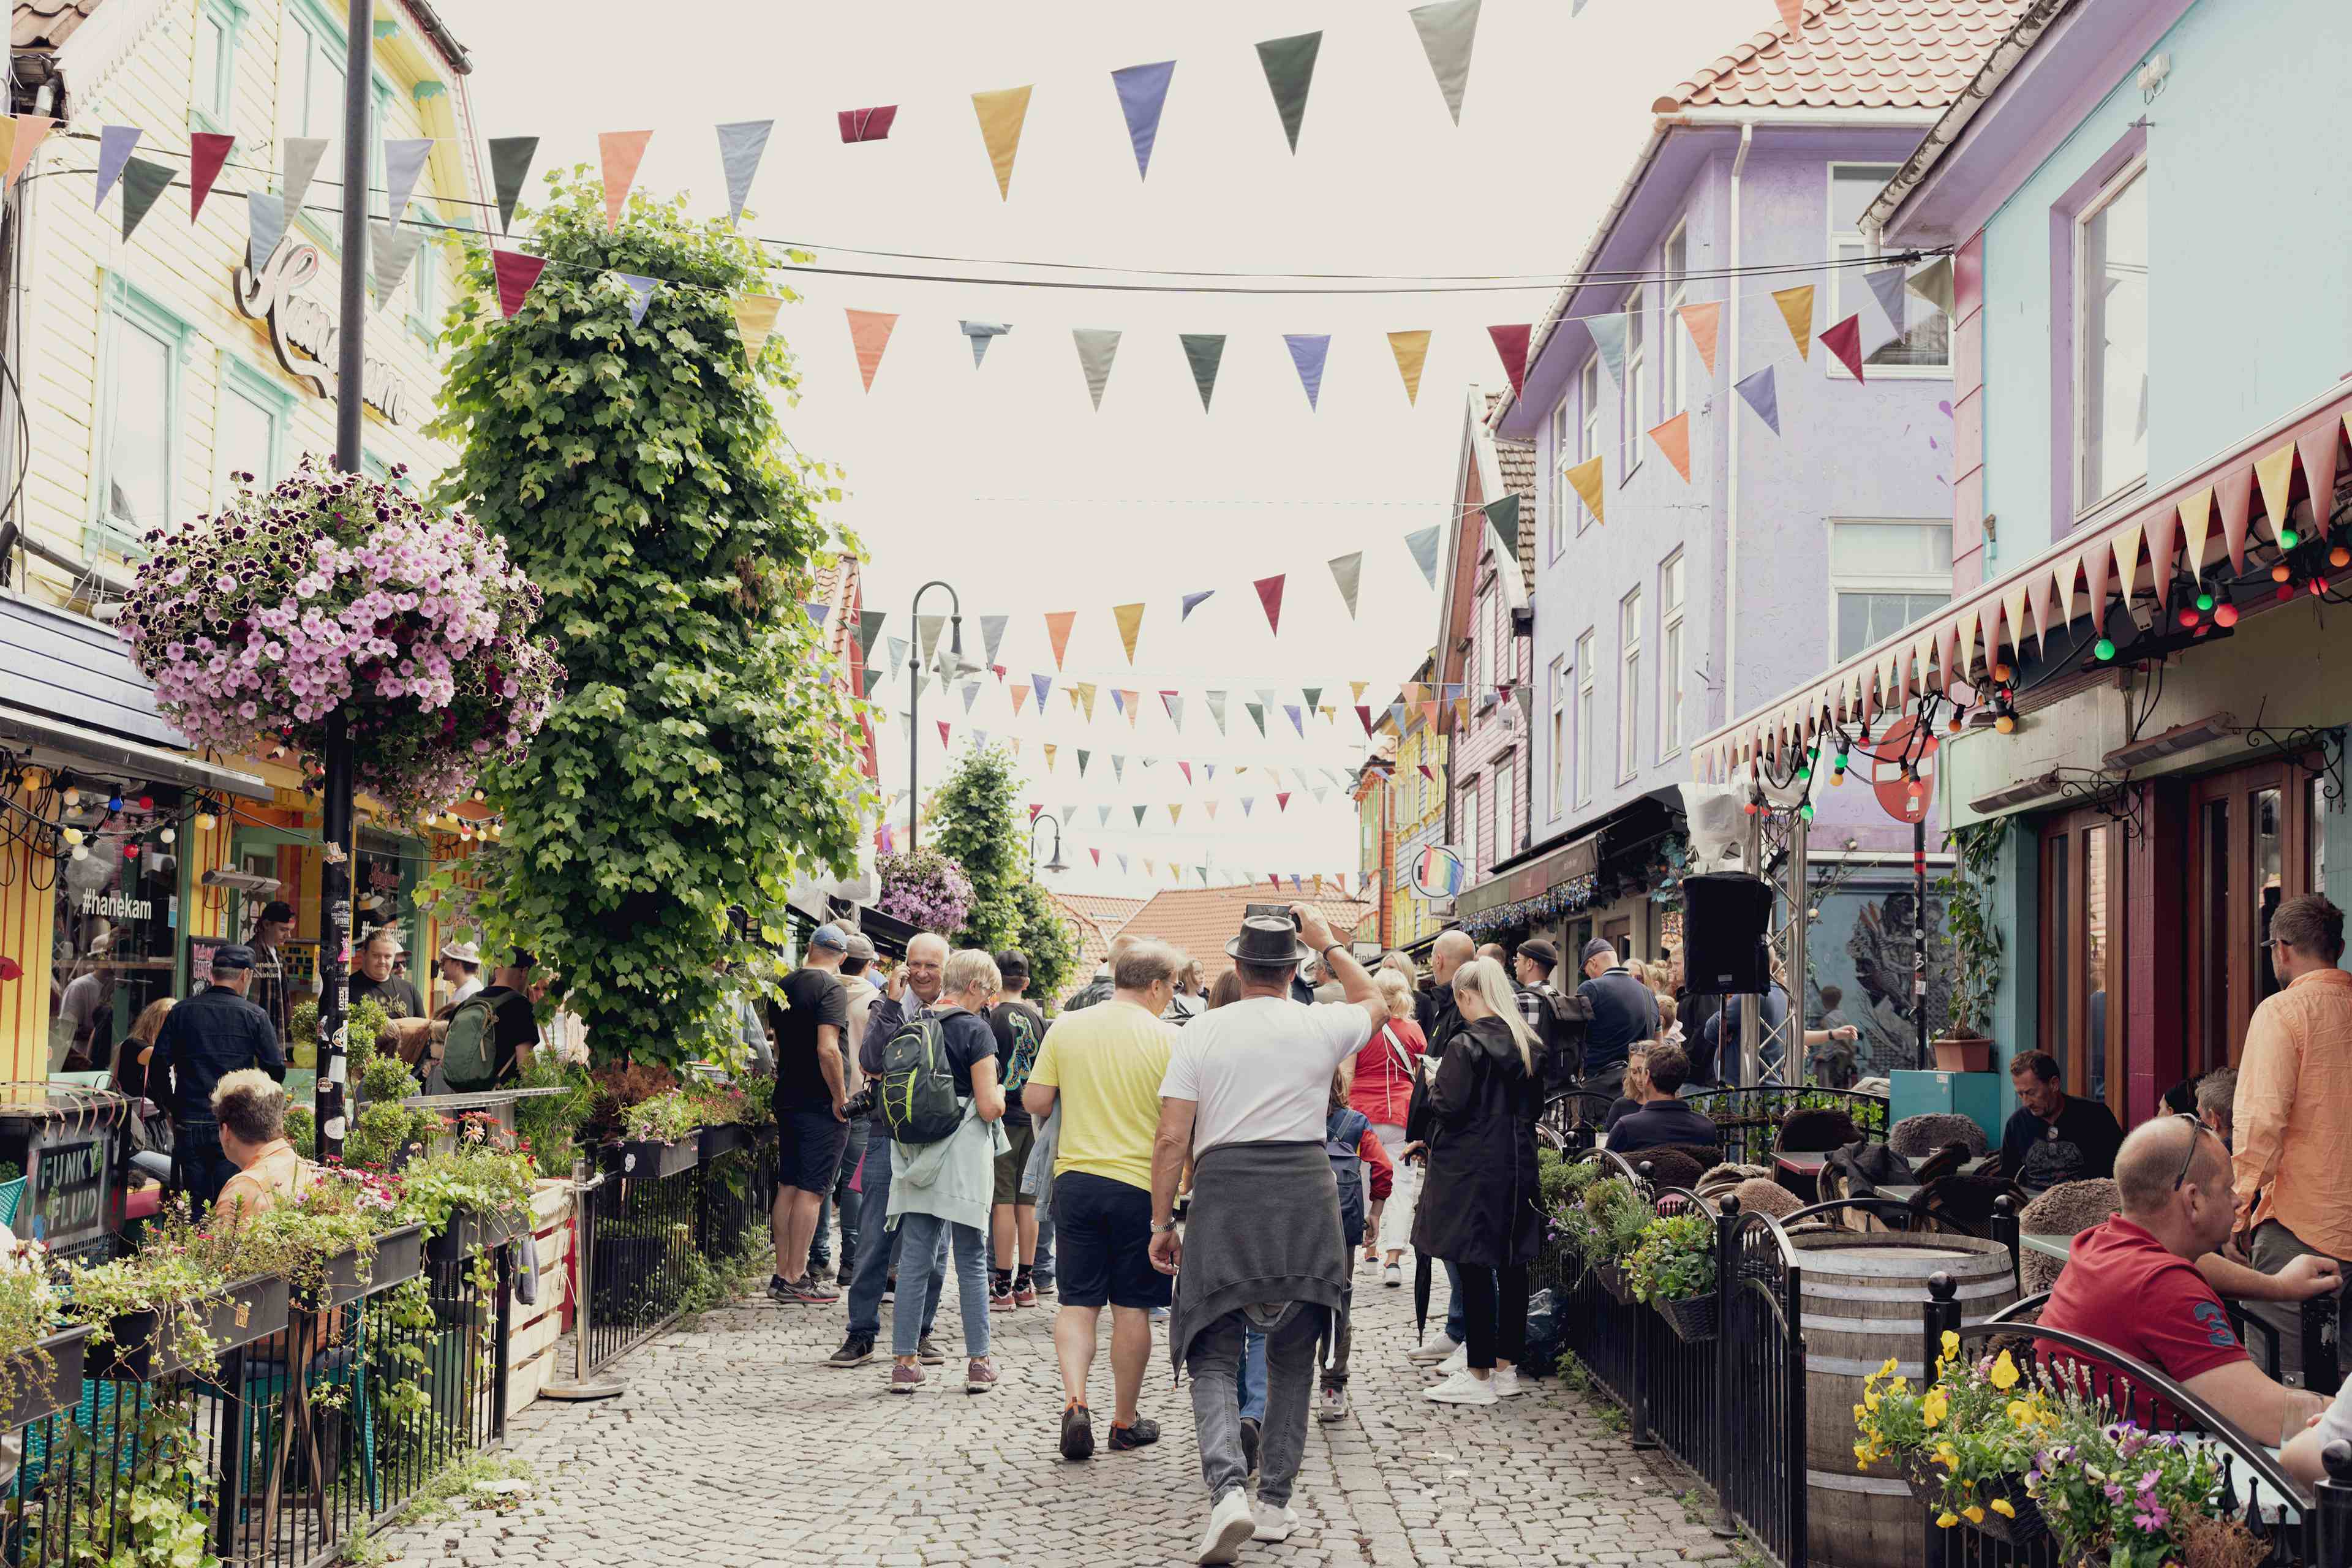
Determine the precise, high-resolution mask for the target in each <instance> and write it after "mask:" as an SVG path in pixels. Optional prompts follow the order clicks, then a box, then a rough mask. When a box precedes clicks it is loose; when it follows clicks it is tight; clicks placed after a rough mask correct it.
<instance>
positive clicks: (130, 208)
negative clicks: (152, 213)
mask: <svg viewBox="0 0 2352 1568" xmlns="http://www.w3.org/2000/svg"><path fill="white" fill-rule="evenodd" d="M171 188H172V167H171V165H170V164H168V163H150V162H149V161H148V160H146V159H144V158H133V159H131V162H130V163H127V164H125V165H124V166H123V170H122V237H123V238H125V239H129V238H130V237H131V230H133V229H135V228H137V227H138V226H139V220H140V219H141V218H143V217H145V216H147V211H148V209H149V208H150V207H152V206H153V205H155V203H156V202H157V200H158V199H160V198H161V197H162V195H163V193H164V192H165V191H167V190H170V189H171Z"/></svg>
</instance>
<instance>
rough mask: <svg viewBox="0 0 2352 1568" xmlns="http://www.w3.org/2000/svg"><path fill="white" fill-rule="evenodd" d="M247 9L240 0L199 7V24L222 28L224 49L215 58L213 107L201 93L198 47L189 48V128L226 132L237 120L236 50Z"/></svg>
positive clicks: (207, 1)
mask: <svg viewBox="0 0 2352 1568" xmlns="http://www.w3.org/2000/svg"><path fill="white" fill-rule="evenodd" d="M245 20H246V9H245V7H244V6H243V5H240V4H238V0H204V3H203V4H202V5H199V6H197V7H196V26H199V27H201V26H204V25H205V23H207V22H211V23H215V24H216V25H217V26H219V28H220V52H219V53H218V54H217V55H215V57H214V59H213V80H212V104H211V106H210V107H209V108H207V107H206V106H205V103H204V101H203V100H202V97H201V95H200V89H201V88H202V85H203V84H201V83H199V82H197V81H196V80H195V50H194V46H193V45H192V46H191V47H190V48H189V51H188V70H189V81H188V129H189V130H191V131H210V132H227V131H228V130H229V128H230V127H231V126H232V125H233V124H234V123H235V121H236V53H237V48H238V46H239V44H240V43H241V42H242V41H243V36H244V33H245Z"/></svg>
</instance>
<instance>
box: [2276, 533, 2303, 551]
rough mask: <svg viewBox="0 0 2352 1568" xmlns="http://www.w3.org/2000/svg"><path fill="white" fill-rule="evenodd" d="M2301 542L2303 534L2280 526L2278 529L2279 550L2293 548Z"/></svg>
mask: <svg viewBox="0 0 2352 1568" xmlns="http://www.w3.org/2000/svg"><path fill="white" fill-rule="evenodd" d="M2302 542H2303V535H2301V534H2300V533H2297V532H2296V531H2294V529H2292V528H2282V529H2280V530H2279V548H2280V549H2281V550H2293V549H2294V547H2295V546H2296V545H2298V544H2301V543H2302Z"/></svg>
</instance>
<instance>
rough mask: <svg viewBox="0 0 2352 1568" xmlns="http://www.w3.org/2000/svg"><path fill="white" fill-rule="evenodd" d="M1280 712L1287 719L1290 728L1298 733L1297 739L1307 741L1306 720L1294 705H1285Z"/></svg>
mask: <svg viewBox="0 0 2352 1568" xmlns="http://www.w3.org/2000/svg"><path fill="white" fill-rule="evenodd" d="M1282 710H1283V712H1284V713H1285V714H1286V715H1287V716H1288V717H1289V719H1290V727H1291V728H1292V729H1293V730H1296V731H1298V738H1299V739H1300V740H1302V741H1303V740H1305V739H1307V718H1306V715H1305V714H1303V713H1301V712H1300V711H1299V710H1298V707H1297V704H1296V703H1285V704H1284V705H1283V709H1282Z"/></svg>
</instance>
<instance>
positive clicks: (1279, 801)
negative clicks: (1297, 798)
mask: <svg viewBox="0 0 2352 1568" xmlns="http://www.w3.org/2000/svg"><path fill="white" fill-rule="evenodd" d="M1274 800H1275V804H1276V805H1278V806H1280V807H1281V808H1282V809H1283V810H1285V811H1288V810H1289V809H1290V792H1289V791H1288V790H1284V791H1283V792H1282V793H1281V794H1279V795H1276V796H1275V797H1274Z"/></svg>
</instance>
